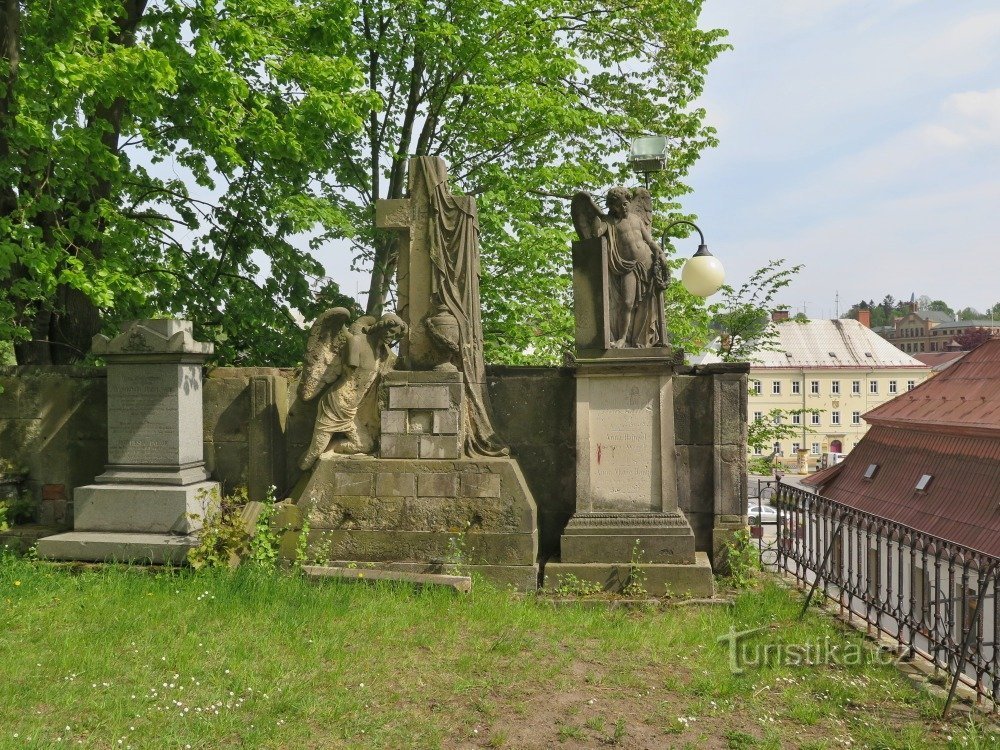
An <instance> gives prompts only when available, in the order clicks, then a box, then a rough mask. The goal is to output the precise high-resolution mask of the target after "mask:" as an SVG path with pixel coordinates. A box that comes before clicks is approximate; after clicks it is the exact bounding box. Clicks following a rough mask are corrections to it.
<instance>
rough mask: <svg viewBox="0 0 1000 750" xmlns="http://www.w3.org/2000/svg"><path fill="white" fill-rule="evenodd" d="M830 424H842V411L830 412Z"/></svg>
mask: <svg viewBox="0 0 1000 750" xmlns="http://www.w3.org/2000/svg"><path fill="white" fill-rule="evenodd" d="M830 424H840V412H839V411H834V412H830Z"/></svg>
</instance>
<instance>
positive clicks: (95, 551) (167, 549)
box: [38, 531, 198, 565]
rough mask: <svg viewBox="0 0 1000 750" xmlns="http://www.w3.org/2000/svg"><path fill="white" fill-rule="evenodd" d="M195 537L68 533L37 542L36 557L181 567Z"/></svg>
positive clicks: (85, 532)
mask: <svg viewBox="0 0 1000 750" xmlns="http://www.w3.org/2000/svg"><path fill="white" fill-rule="evenodd" d="M197 546H198V538H197V537H196V536H193V535H192V536H181V535H177V534H140V533H128V532H110V531H69V532H66V533H65V534H56V535H55V536H50V537H46V538H45V539H41V540H39V542H38V554H39V556H40V557H43V558H45V559H49V560H88V561H91V562H122V563H152V564H154V565H164V564H167V563H169V564H172V565H183V564H184V563H185V562H186V561H187V553H188V550H190V549H193V548H194V547H197Z"/></svg>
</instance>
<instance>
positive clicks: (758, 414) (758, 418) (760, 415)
mask: <svg viewBox="0 0 1000 750" xmlns="http://www.w3.org/2000/svg"><path fill="white" fill-rule="evenodd" d="M753 421H754V422H763V421H764V412H762V411H755V412H754V413H753Z"/></svg>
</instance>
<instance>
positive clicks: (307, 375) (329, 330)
mask: <svg viewBox="0 0 1000 750" xmlns="http://www.w3.org/2000/svg"><path fill="white" fill-rule="evenodd" d="M350 319H351V313H350V312H348V310H347V309H346V308H343V307H334V308H331V309H329V310H327V311H326V312H324V313H322V314H321V315H320V316H319V317H318V318H316V322H314V323H313V324H312V328H310V329H309V341H308V343H307V344H306V356H305V361H304V362H303V366H302V378H301V379H300V380H299V398H300V399H302V400H303V401H310V400H312V399H314V398H316V396H318V395H319V393H320V392H321V391H322V390H323V388H325V387H326V386H327V385H329V384H330V383H332V382H333V381H335V380H336V379H337V378H338V377H340V373H341V370H342V369H343V366H344V360H345V359H346V356H347V352H346V351H345V349H346V346H347V342H348V340H349V339H350V337H351V333H350V331H349V330H348V327H347V322H348V321H349V320H350Z"/></svg>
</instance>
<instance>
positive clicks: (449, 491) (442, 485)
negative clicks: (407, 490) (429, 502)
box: [417, 473, 458, 497]
mask: <svg viewBox="0 0 1000 750" xmlns="http://www.w3.org/2000/svg"><path fill="white" fill-rule="evenodd" d="M457 494H458V475H457V474H441V473H435V474H420V475H418V476H417V495H419V496H420V497H455V496H456V495H457Z"/></svg>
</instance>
